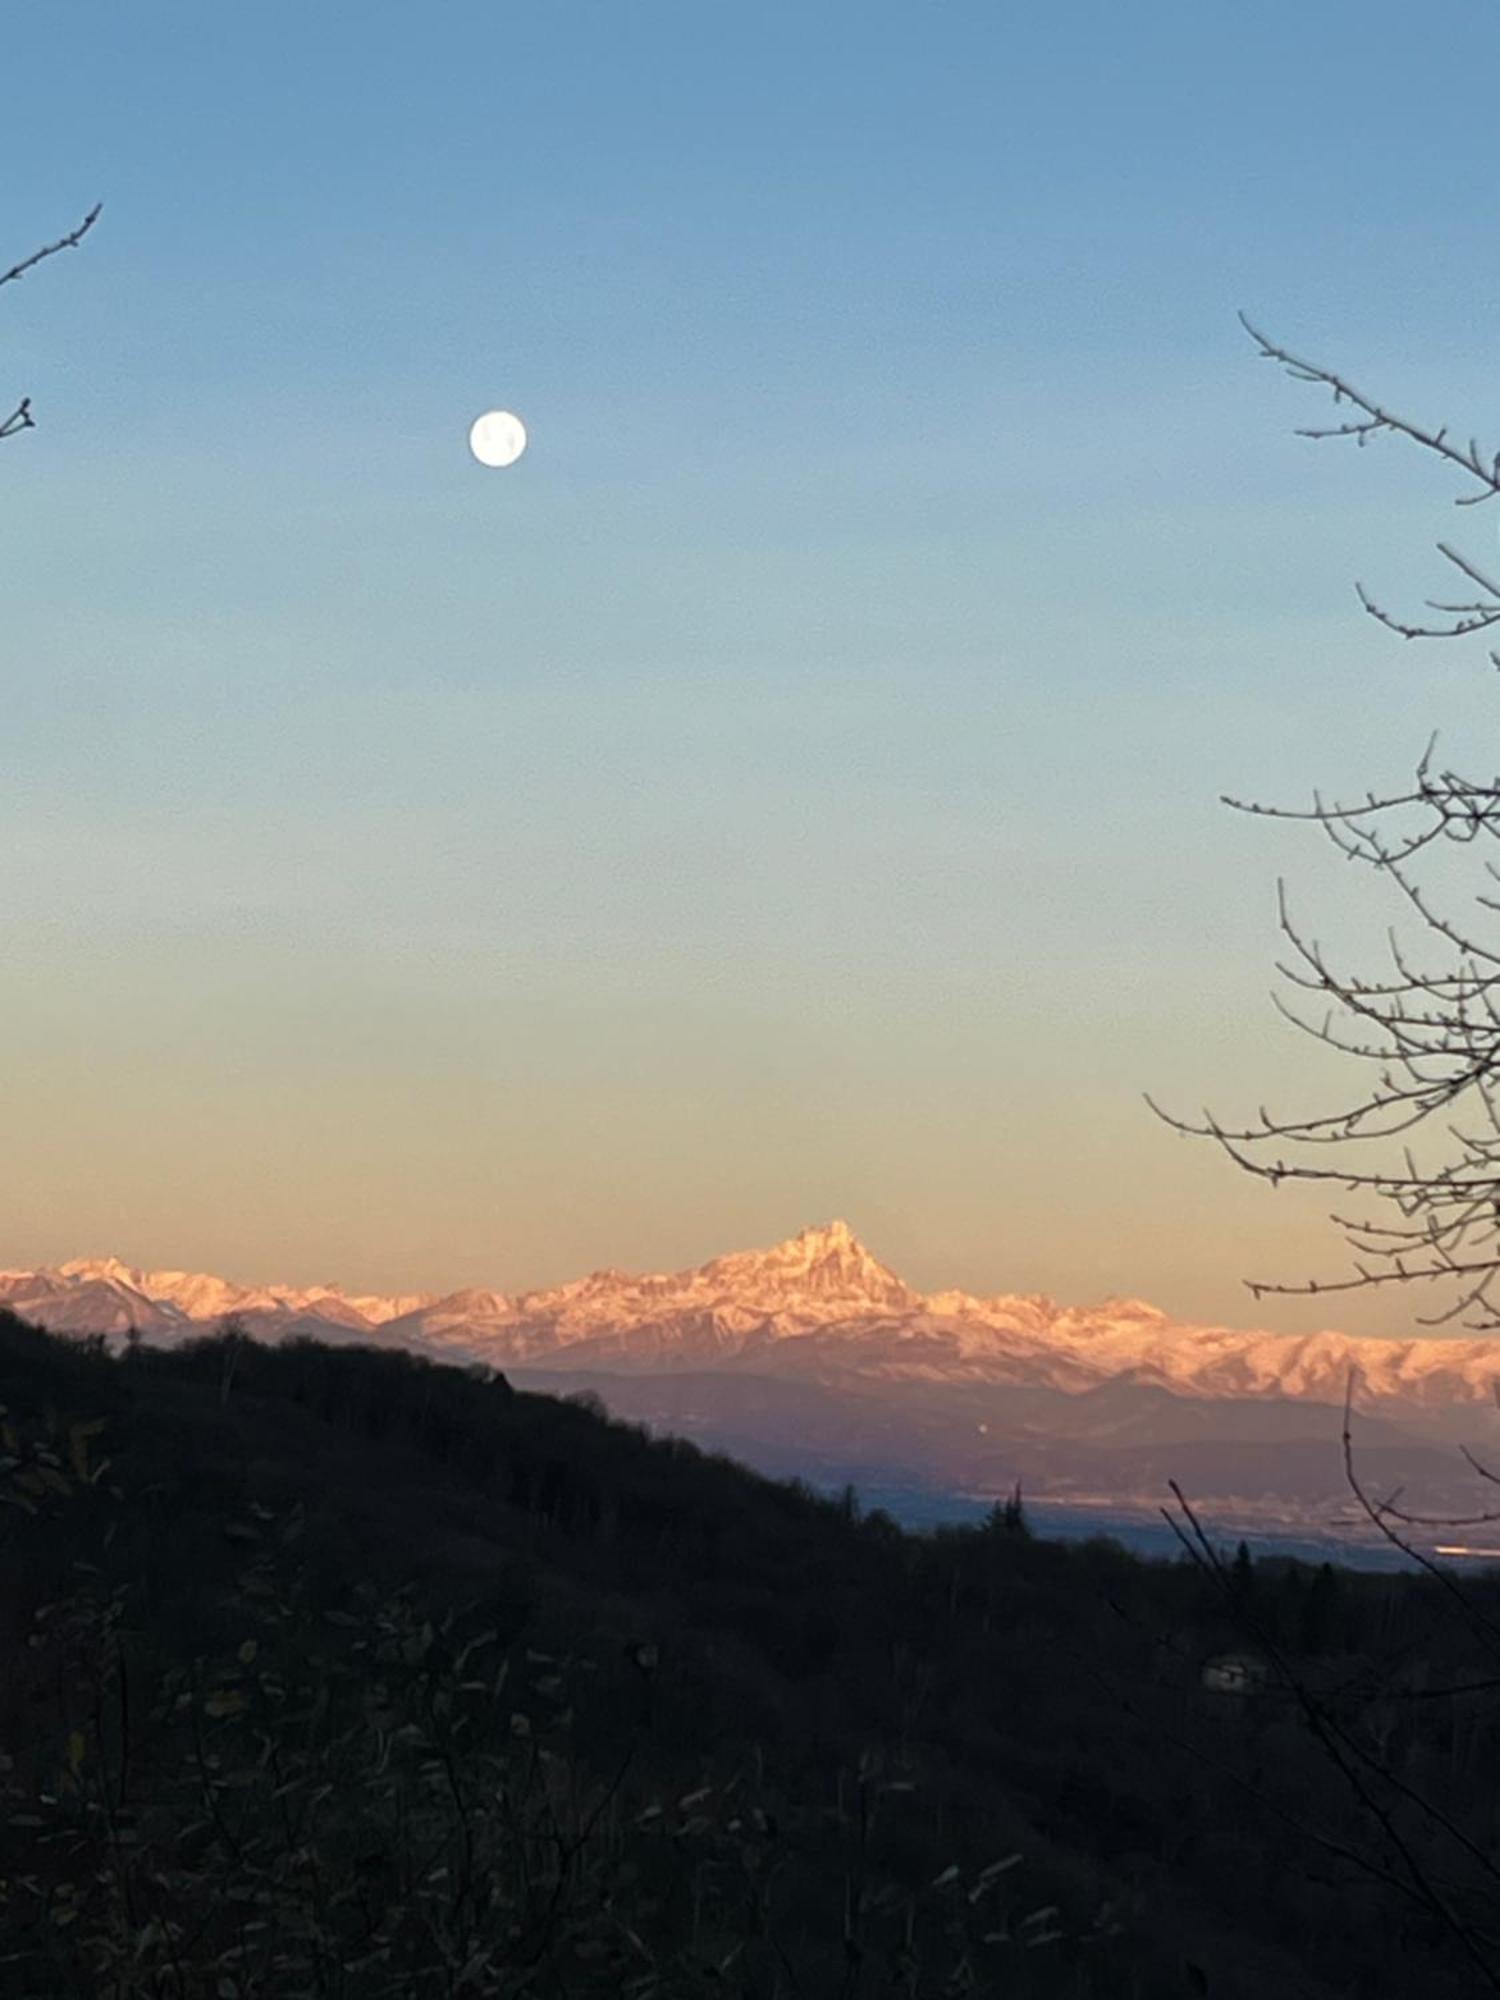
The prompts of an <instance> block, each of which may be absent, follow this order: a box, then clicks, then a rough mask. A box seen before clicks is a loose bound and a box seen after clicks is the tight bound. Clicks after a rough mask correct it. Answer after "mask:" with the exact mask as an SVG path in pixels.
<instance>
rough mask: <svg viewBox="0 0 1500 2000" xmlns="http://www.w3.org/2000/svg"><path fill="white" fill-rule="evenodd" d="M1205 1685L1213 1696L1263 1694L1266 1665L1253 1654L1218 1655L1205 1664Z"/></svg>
mask: <svg viewBox="0 0 1500 2000" xmlns="http://www.w3.org/2000/svg"><path fill="white" fill-rule="evenodd" d="M1203 1685H1204V1686H1205V1687H1206V1688H1207V1689H1208V1690H1209V1692H1210V1693H1211V1694H1262V1693H1264V1691H1265V1685H1266V1663H1265V1661H1264V1660H1258V1659H1257V1658H1256V1657H1255V1655H1254V1654H1253V1653H1217V1654H1215V1656H1214V1658H1213V1659H1211V1660H1205V1661H1204V1662H1203Z"/></svg>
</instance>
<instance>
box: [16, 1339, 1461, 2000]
mask: <svg viewBox="0 0 1500 2000" xmlns="http://www.w3.org/2000/svg"><path fill="white" fill-rule="evenodd" d="M0 1401H3V1403H4V1405H5V1414H4V1418H3V1423H4V1430H3V1457H0V1500H3V1501H4V1503H5V1504H4V1506H3V1507H0V1535H3V1537H4V1550H3V1555H4V1571H3V1574H4V1579H5V1584H4V1593H3V1598H0V1647H3V1649H4V1660H3V1666H4V1672H3V1678H0V1787H3V1813H0V1897H3V1903H0V1908H3V1912H4V1918H3V1927H0V1994H16V1995H26V1996H37V2000H42V1996H50V1995H54V1994H56V1995H64V1994H66V1995H93V1994H98V1995H101V1996H110V2000H124V1996H127V1995H128V1996H163V2000H179V1996H184V2000H185V1996H193V2000H196V1996H199V1995H204V1996H213V2000H236V1996H250V1995H255V1996H259V1995H266V1996H276V2000H295V1996H300V1995H327V1996H339V2000H346V1997H347V2000H366V1997H367V1996H369V2000H382V1996H391V1997H392V2000H394V1996H397V1995H401V1996H406V1995H414V1996H427V1995H433V1996H437V1995H444V1996H447V1995H454V1996H457V1995H506V1996H517V2000H520V1996H536V2000H543V1996H553V1995H555V1996H580V2000H581V1996H595V1995H605V1994H609V1995H616V1994H618V1995H626V1996H633V1997H634V2000H658V1996H659V1997H660V2000H669V1996H697V1995H708V1994H716V1995H745V1996H751V1995H753V1996H766V2000H771V1997H772V1996H785V2000H825V1996H835V1995H837V1996H845V2000H873V1996H877V1995H880V1996H884V1995H891V1996H898V1995H899V1996H940V1995H956V1994H966V1993H973V1994H996V1995H1000V1994H1004V1995H1007V1996H1059V2000H1062V1996H1067V1997H1068V2000H1105V1997H1106V1996H1121V2000H1127V1996H1130V2000H1158V1996H1161V2000H1170V1996H1174V1995H1178V1994H1181V1995H1203V1994H1210V1995H1215V1996H1245V1997H1246V2000H1248V1996H1250V1995H1256V1996H1262V1995H1265V1994H1268V1993H1275V1994H1278V1995H1288V1996H1297V1995H1302V1996H1306V2000H1332V1996H1334V1995H1339V1996H1372V2000H1373V1996H1377V1995H1378V1996H1402V1995H1406V1994H1411V1995H1413V1996H1416V1995H1424V1996H1425V1995H1431V1996H1435V2000H1443V1997H1444V1996H1454V1997H1455V2000H1456V1996H1460V1995H1469V1994H1473V1993H1476V1992H1486V1991H1495V1990H1500V1976H1497V1975H1496V1974H1495V1973H1494V1972H1493V1971H1492V1969H1491V1968H1492V1965H1493V1963H1494V1951H1493V1927H1492V1924H1491V1918H1490V1910H1491V1907H1492V1905H1493V1892H1494V1890H1495V1888H1496V1887H1497V1885H1500V1877H1497V1873H1496V1865H1497V1843H1496V1824H1495V1812H1496V1805H1495V1791H1496V1787H1495V1779H1496V1776H1497V1774H1500V1755H1497V1751H1496V1746H1495V1732H1494V1728H1493V1716H1494V1707H1493V1700H1494V1698H1493V1695H1492V1693H1491V1692H1490V1691H1489V1690H1488V1689H1487V1688H1486V1687H1483V1686H1479V1687H1474V1688H1472V1690H1471V1691H1469V1692H1463V1693H1458V1694H1454V1693H1448V1692H1444V1690H1445V1689H1448V1688H1450V1687H1453V1686H1460V1685H1461V1686H1466V1687H1467V1686H1468V1685H1469V1684H1471V1683H1476V1682H1484V1681H1486V1680H1489V1681H1493V1680H1494V1678H1495V1675H1494V1670H1493V1664H1492V1663H1490V1664H1489V1669H1488V1671H1487V1670H1486V1657H1485V1655H1486V1648H1485V1645H1484V1643H1483V1623H1482V1621H1484V1620H1485V1619H1491V1618H1492V1619H1493V1620H1494V1621H1495V1623H1496V1626H1497V1627H1500V1593H1497V1592H1496V1591H1494V1590H1493V1589H1492V1588H1491V1586H1490V1585H1489V1584H1488V1583H1487V1582H1485V1581H1484V1580H1480V1581H1479V1582H1478V1583H1468V1582H1467V1581H1466V1589H1467V1590H1468V1592H1469V1594H1470V1595H1469V1601H1468V1603H1467V1604H1460V1603H1459V1602H1458V1601H1456V1599H1455V1596H1454V1593H1453V1590H1452V1588H1451V1587H1450V1586H1448V1585H1447V1584H1446V1583H1445V1582H1444V1581H1443V1579H1441V1578H1433V1577H1426V1576H1383V1577H1382V1576H1358V1577H1356V1576H1353V1575H1347V1574H1342V1573H1335V1572H1334V1571H1331V1570H1326V1569H1325V1570H1322V1571H1310V1570H1306V1569H1303V1568H1300V1567H1298V1566H1297V1565H1295V1564H1291V1563H1280V1564H1274V1565H1273V1564H1260V1565H1252V1564H1250V1563H1249V1562H1248V1560H1246V1559H1244V1558H1241V1559H1240V1560H1239V1561H1237V1562H1232V1563H1230V1564H1228V1565H1226V1566H1225V1567H1224V1568H1223V1569H1222V1570H1221V1571H1218V1572H1215V1570H1214V1569H1213V1567H1212V1566H1209V1567H1204V1566H1202V1565H1194V1564H1193V1563H1191V1562H1189V1561H1187V1560H1183V1561H1181V1562H1178V1563H1175V1564H1155V1565H1152V1564H1145V1563H1141V1562H1139V1561H1136V1560H1133V1559H1132V1558H1130V1557H1128V1556H1127V1555H1125V1554H1124V1552H1123V1551H1121V1550H1119V1549H1117V1548H1115V1547H1113V1546H1111V1545H1109V1544H1104V1543H1097V1544H1089V1545H1084V1546H1082V1547H1077V1546H1075V1547H1072V1548H1065V1547H1062V1546H1053V1545H1049V1544H1044V1543H1040V1542H1037V1541H1035V1540H1033V1539H1032V1538H1031V1537H1030V1536H1029V1535H1028V1534H1027V1533H1026V1532H1025V1527H1024V1520H1023V1518H1021V1515H1020V1510H1019V1509H1018V1508H1016V1507H1012V1508H1010V1509H1009V1510H1002V1511H1000V1512H997V1516H996V1518H995V1519H994V1521H993V1522H992V1523H991V1524H990V1525H989V1526H987V1527H985V1528H982V1529H977V1530H972V1531H963V1532H958V1531H954V1532H951V1533H943V1534H940V1535H937V1536H933V1537H914V1536H908V1535H903V1534H902V1533H901V1532H900V1531H899V1530H898V1529H897V1528H896V1527H895V1526H894V1525H893V1524H892V1523H891V1522H890V1521H889V1520H887V1519H886V1518H885V1517H884V1516H882V1515H879V1514H875V1515H870V1516H863V1515H862V1514H861V1511H860V1509H859V1506H858V1504H857V1501H856V1499H855V1497H854V1496H853V1495H850V1496H848V1497H847V1498H846V1499H845V1500H844V1501H843V1502H837V1503H836V1502H832V1501H828V1500H823V1499H819V1498H817V1497H815V1496H814V1495H812V1494H811V1493H809V1492H807V1491H805V1490H802V1489H799V1488H797V1487H795V1486H782V1485H776V1484H773V1483H771V1482H768V1481H766V1480H763V1479H760V1478H757V1477H755V1476H754V1475H752V1474H750V1473H748V1472H746V1471H744V1470H742V1469H741V1468H739V1467H737V1466H735V1465H733V1464H731V1463H729V1462H727V1461H725V1460H720V1459H715V1458H711V1457H705V1456H703V1455H702V1454H700V1453H699V1452H698V1451H696V1450H695V1449H694V1448H693V1447H692V1446H690V1445H686V1444H682V1443H677V1442H672V1441H653V1440H651V1439H649V1438H648V1437H646V1436H645V1435H644V1434H643V1433H642V1432H640V1431H639V1430H637V1429H634V1428H632V1427H630V1426H627V1425H622V1424H618V1423H612V1422H610V1421H608V1420H607V1419H606V1418H605V1417H604V1415H603V1414H602V1412H601V1411H600V1410H599V1409H598V1408H597V1407H596V1406H594V1405H592V1404H591V1403H590V1402H589V1401H588V1400H587V1399H582V1400H579V1401H566V1400H556V1399H552V1398H549V1397H543V1396H531V1395H521V1394H516V1393H514V1392H513V1391H512V1390H511V1389H510V1387H509V1386H508V1385H507V1384H506V1383H505V1382H504V1381H503V1380H502V1379H500V1378H498V1377H494V1376H490V1375H487V1374H486V1373H484V1372H483V1371H462V1370H459V1369H454V1368H444V1367H440V1366H436V1365H433V1364H430V1363H426V1362H423V1361H420V1360H418V1359H416V1358H414V1357H413V1356H411V1355H409V1354H404V1353H399V1352H389V1351H376V1350H374V1349H365V1348H343V1349H331V1348H324V1347H320V1346H315V1345H312V1344H310V1343H306V1344H298V1343H292V1344H289V1345H285V1346H281V1347H278V1348H269V1347H262V1346H259V1345H256V1344H254V1343H252V1342H250V1341H247V1340H245V1339H243V1338H242V1337H240V1336H238V1335H236V1334H234V1333H233V1332H232V1331H231V1332H230V1333H228V1334H226V1335H225V1336H223V1337H220V1338H216V1339H209V1340H203V1341H199V1342H198V1343H196V1344H195V1345H193V1346H191V1347H188V1348H185V1349H182V1350H179V1351H177V1352H174V1353H164V1352H158V1351H150V1350H147V1349H144V1348H138V1349H136V1350H135V1351H133V1352H131V1353H128V1354H126V1355H125V1356H123V1357H121V1358H119V1359H113V1358H111V1357H110V1356H109V1355H108V1354H106V1353H105V1352H104V1350H103V1347H102V1344H95V1345H93V1346H89V1345H79V1344H72V1343H67V1342H64V1341H62V1340H59V1339H56V1338H53V1337H52V1336H49V1335H46V1334H43V1333H40V1332H38V1331H36V1330H34V1329H32V1328H30V1327H27V1326H25V1325H23V1324H21V1323H20V1322H18V1321H15V1320H13V1319H8V1318H3V1317H0ZM1476 1592H1477V1593H1478V1594H1477V1596H1476V1595H1475V1593H1476ZM1476 1616H1477V1618H1478V1620H1479V1621H1481V1622H1480V1623H1479V1624H1476Z"/></svg>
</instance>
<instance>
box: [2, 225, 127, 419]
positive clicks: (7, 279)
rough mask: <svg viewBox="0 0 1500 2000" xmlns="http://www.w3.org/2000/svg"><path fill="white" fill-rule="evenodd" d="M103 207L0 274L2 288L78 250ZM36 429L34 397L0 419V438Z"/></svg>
mask: <svg viewBox="0 0 1500 2000" xmlns="http://www.w3.org/2000/svg"><path fill="white" fill-rule="evenodd" d="M103 206H104V204H103V203H102V202H97V201H96V202H95V203H94V206H93V207H92V208H91V209H90V210H89V212H88V214H87V215H86V216H85V217H84V218H83V220H82V222H80V223H79V225H78V227H77V228H76V229H73V230H70V231H69V232H68V234H67V235H66V236H59V237H58V239H57V241H56V242H55V243H44V244H43V245H42V247H41V249H40V250H33V251H32V253H31V255H30V256H29V257H23V258H22V259H21V261H20V262H19V263H18V264H12V265H11V267H10V269H9V270H8V271H0V285H12V284H16V283H18V282H19V281H20V280H21V279H22V278H24V277H25V276H26V273H27V272H28V271H34V270H35V269H36V267H37V265H38V264H44V263H45V262H46V261H47V259H48V258H49V257H55V256H56V255H57V253H58V252H59V251H60V250H76V249H77V247H78V245H79V244H80V243H81V242H82V241H83V239H84V237H85V236H87V235H88V233H89V231H90V230H91V229H92V228H93V226H94V224H95V223H96V222H97V221H98V220H99V212H100V210H101V209H102V207H103ZM35 429H36V419H35V417H33V415H32V414H31V398H30V397H29V396H23V397H22V398H21V400H20V401H19V402H18V403H17V404H16V406H15V408H14V409H13V410H12V411H11V413H10V415H9V416H7V417H0V438H11V437H16V436H17V435H18V434H19V433H20V432H21V431H30V430H35Z"/></svg>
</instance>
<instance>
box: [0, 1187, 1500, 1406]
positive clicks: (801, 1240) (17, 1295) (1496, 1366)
mask: <svg viewBox="0 0 1500 2000" xmlns="http://www.w3.org/2000/svg"><path fill="white" fill-rule="evenodd" d="M0 1303H3V1304H6V1305H9V1306H10V1307H11V1308H12V1309H13V1310H14V1311H16V1312H19V1313H21V1314H22V1315H23V1316H24V1317H28V1318H31V1319H34V1320H37V1321H39V1322H40V1323H41V1324H43V1325H46V1326H51V1327H54V1328H56V1329H58V1330H59V1331H66V1332H71V1333H89V1332H99V1333H105V1334H108V1335H112V1336H115V1337H119V1336H121V1335H123V1333H124V1332H125V1331H126V1330H128V1329H129V1328H130V1327H132V1326H134V1327H139V1328H140V1330H141V1331H142V1333H143V1334H146V1335H148V1336H150V1337H151V1338H154V1339H163V1340H178V1339H183V1338H186V1337H188V1336H190V1335H191V1334H193V1333H194V1332H196V1331H201V1330H202V1329H204V1328H205V1327H209V1326H212V1325H214V1324H215V1323H217V1322H218V1321H220V1320H222V1319H223V1318H224V1317H225V1315H227V1314H229V1313H234V1314H236V1315H238V1316H239V1317H240V1318H241V1319H242V1320H243V1321H244V1322H245V1323H246V1325H247V1326H248V1327H249V1328H250V1329H251V1330H252V1331H253V1332H255V1333H257V1334H260V1335H261V1336H263V1337H267V1338H272V1339H275V1338H279V1337H282V1336H283V1335H285V1334H288V1333H291V1332H294V1331H296V1332H313V1333H317V1332H319V1331H322V1332H324V1333H325V1335H326V1337H329V1338H340V1339H346V1340H347V1339H350V1338H355V1339H358V1338H361V1337H368V1338H372V1339H373V1338H378V1339H379V1340H380V1341H381V1342H382V1343H389V1342H395V1343H399V1344H402V1345H406V1346H410V1347H413V1348H417V1349H420V1350H422V1351H425V1352H429V1353H434V1354H445V1355H451V1356H454V1357H455V1358H459V1359H464V1360H480V1361H485V1362H488V1363H490V1364H492V1365H494V1366H496V1367H501V1368H504V1367H507V1366H516V1367H539V1368H546V1369H549V1370H571V1371H584V1370H603V1371H612V1372H616V1373H618V1372H642V1373H660V1372H662V1371H674V1370H703V1369H711V1370H714V1371H719V1372H729V1373H733V1374H739V1375H748V1374H757V1375H778V1376H782V1377H795V1378H802V1379H804V1380H814V1379H816V1380H822V1381H836V1380H848V1381H854V1380H863V1381H868V1382H871V1383H872V1384H873V1383H878V1382H885V1383H892V1384H895V1383H900V1382H907V1383H930V1384H943V1383H951V1384H963V1383H972V1384H980V1383H987V1384H992V1385H996V1386H1003V1385H1012V1386H1015V1387H1023V1386H1029V1387H1033V1388H1045V1389H1049V1390H1058V1391H1063V1392H1066V1393H1068V1394H1072V1395H1076V1394H1079V1393H1080V1392H1084V1391H1088V1390H1091V1389H1095V1388H1097V1387H1098V1386H1099V1385H1101V1384H1104V1383H1110V1382H1121V1383H1132V1384H1135V1385H1138V1386H1140V1387H1142V1388H1156V1389H1161V1390H1165V1391H1167V1392H1169V1393H1171V1394H1172V1395H1175V1396H1191V1397H1200V1398H1206V1399H1222V1398H1235V1399H1239V1398H1246V1397H1250V1398H1259V1397H1283V1398H1295V1399H1307V1400H1311V1401H1318V1402H1338V1401H1340V1400H1341V1399H1342V1397H1343V1394H1344V1388H1345V1384H1346V1382H1347V1380H1348V1378H1349V1375H1350V1371H1351V1370H1353V1371H1355V1373H1356V1374H1357V1377H1358V1379H1359V1382H1360V1385H1361V1400H1362V1401H1364V1402H1366V1403H1369V1402H1372V1401H1373V1402H1400V1403H1405V1404H1408V1405H1413V1404H1415V1405H1421V1406H1424V1407H1426V1408H1429V1409H1435V1408H1439V1407H1442V1406H1448V1405H1455V1404H1466V1403H1470V1404H1471V1403H1476V1402H1487V1401H1489V1400H1490V1399H1491V1398H1492V1396H1493V1395H1494V1393H1495V1389H1496V1385H1497V1383H1500V1341H1489V1340H1477V1339H1469V1340H1411V1339H1389V1340H1382V1339H1368V1338H1363V1339H1356V1338H1352V1337H1350V1336H1348V1335H1345V1334H1340V1333H1318V1334H1311V1335H1281V1334H1271V1333H1263V1332H1255V1331H1247V1330H1240V1329H1235V1328H1228V1327H1207V1326H1193V1325H1184V1324H1181V1323H1179V1322H1174V1321H1172V1320H1169V1319H1168V1318H1167V1317H1166V1315H1165V1314H1164V1313H1162V1312H1160V1311H1159V1310H1158V1309H1157V1308H1156V1307H1154V1306H1151V1305H1148V1304H1146V1303H1144V1302H1143V1301H1141V1300H1138V1299H1109V1300H1106V1301H1104V1302H1103V1303H1102V1304H1100V1305H1097V1306H1089V1307H1078V1306H1059V1305H1058V1304H1057V1302H1056V1301H1055V1300H1053V1299H1050V1298H1046V1297H1041V1296H1035V1295H1008V1294H1001V1295H997V1296H995V1297H989V1298H975V1297H971V1296H970V1295H968V1294H967V1293H963V1292H957V1291H949V1292H938V1293H934V1294H931V1295H930V1296H928V1297H925V1298H924V1297H923V1296H921V1295H920V1294H919V1293H917V1292H915V1291H913V1290H912V1289H911V1288H910V1287H909V1286H908V1285H906V1284H905V1283H904V1282H903V1281H902V1280H901V1279H900V1278H899V1277H897V1276H896V1274H895V1273H894V1272H893V1271H891V1270H889V1269H888V1268H887V1267H886V1266H885V1265H884V1264H882V1263H880V1262H879V1261H878V1260H877V1259H876V1258H875V1257H874V1256H872V1255H871V1253H870V1252H869V1251H868V1250H867V1249H866V1248H865V1246H864V1245H863V1244H862V1243H861V1242H860V1241H859V1239H858V1238H857V1237H856V1236H855V1234H854V1232H853V1231H852V1230H851V1229H850V1228H849V1226H848V1224H847V1223H844V1222H831V1223H827V1224H825V1225H823V1226H822V1227H819V1228H815V1229H804V1230H803V1231H802V1232H801V1233H800V1234H799V1235H797V1236H794V1237H791V1238H790V1239H788V1241H786V1242H784V1243H779V1244H776V1245H774V1246H773V1247H772V1248H770V1249H767V1250H750V1251H740V1252H736V1253H734V1254H732V1255H729V1256H724V1257H716V1258H714V1259H713V1260H712V1261H711V1262H709V1263H707V1264H703V1265H700V1266H697V1267H696V1268H693V1269H690V1270H685V1271H677V1272H671V1273H666V1274H660V1275H648V1276H638V1275H634V1274H631V1273H627V1272H622V1271H596V1272H594V1273H592V1274H591V1275H590V1276H588V1277H585V1278H579V1279H576V1280H574V1281H573V1282H572V1283H570V1284H565V1285H558V1286H554V1287H551V1288H550V1289H546V1290H541V1291H533V1292H524V1293H520V1294H518V1295H515V1296H510V1295H507V1294H504V1293H500V1292H493V1291H484V1290H473V1289H470V1290H464V1291H457V1292H452V1293H450V1294H448V1295H447V1296H446V1297H442V1298H431V1297H421V1296H404V1297H394V1298H386V1297H381V1296H378V1295H368V1294H360V1295H358V1296H350V1295H349V1294H348V1293H346V1292H344V1291H342V1290H341V1289H340V1288H339V1287H337V1286H332V1285H329V1286H311V1287H305V1288H296V1287H292V1286H285V1285H264V1286H245V1285H237V1284H233V1283H231V1282H230V1281H228V1280H226V1279H223V1278H218V1277H214V1276H211V1275H209V1274H206V1273H200V1272H184V1271H143V1270H138V1269H136V1268H135V1267H133V1266H131V1265H127V1264H124V1263H121V1262H120V1261H119V1260H118V1259H115V1258H101V1259H79V1260H76V1261H75V1262H73V1263H69V1264H65V1265H62V1266H59V1267H57V1268H56V1269H50V1270H39V1271H31V1272H27V1271H8V1272H0Z"/></svg>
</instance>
